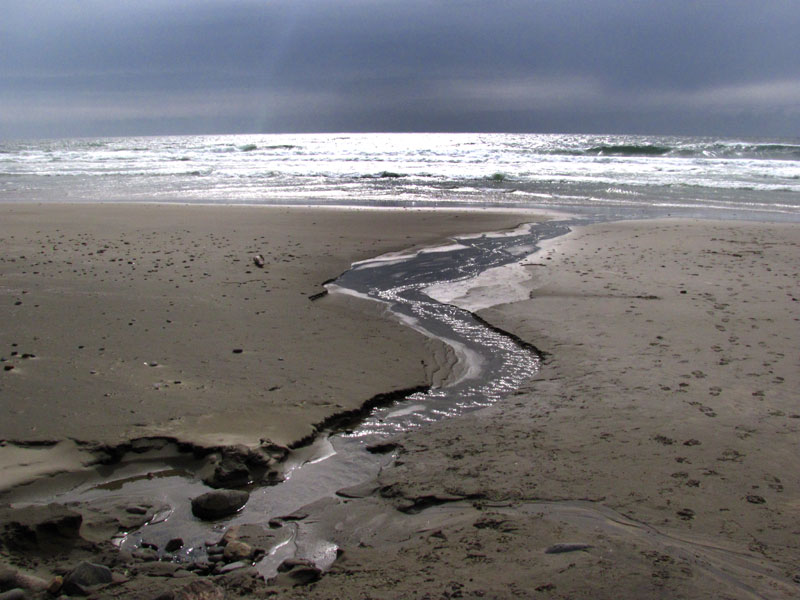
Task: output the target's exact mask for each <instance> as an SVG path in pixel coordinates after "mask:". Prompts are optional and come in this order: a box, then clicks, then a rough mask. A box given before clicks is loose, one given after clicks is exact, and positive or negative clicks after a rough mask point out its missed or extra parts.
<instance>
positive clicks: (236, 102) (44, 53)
mask: <svg viewBox="0 0 800 600" xmlns="http://www.w3.org/2000/svg"><path fill="white" fill-rule="evenodd" d="M0 14H2V20H1V21H0V138H3V139H9V138H21V137H62V136H96V135H132V134H172V133H250V132H252V133H261V132H309V131H311V132H315V131H519V132H586V133H667V134H669V133H675V134H712V135H733V136H736V135H756V136H758V135H768V136H785V137H797V136H800V1H798V0H785V1H784V0H761V1H759V2H756V1H754V0H742V1H739V0H719V1H715V0H652V1H651V0H402V1H399V0H213V1H212V0H135V1H130V2H128V1H124V0H3V2H2V10H0Z"/></svg>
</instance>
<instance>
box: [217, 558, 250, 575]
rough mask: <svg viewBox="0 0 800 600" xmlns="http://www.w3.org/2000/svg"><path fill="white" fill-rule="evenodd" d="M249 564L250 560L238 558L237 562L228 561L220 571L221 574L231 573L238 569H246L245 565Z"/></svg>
mask: <svg viewBox="0 0 800 600" xmlns="http://www.w3.org/2000/svg"><path fill="white" fill-rule="evenodd" d="M249 566H250V563H249V562H245V561H243V560H238V561H236V562H232V563H228V564H227V565H225V566H224V567H221V568H220V570H219V573H220V575H222V574H224V573H230V572H231V571H235V570H236V569H244V568H245V567H249Z"/></svg>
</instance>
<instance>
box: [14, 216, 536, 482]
mask: <svg viewBox="0 0 800 600" xmlns="http://www.w3.org/2000/svg"><path fill="white" fill-rule="evenodd" d="M530 219H531V217H530V215H527V216H522V215H521V214H519V213H517V214H512V213H508V212H506V213H503V212H493V213H490V212H488V211H473V212H455V211H415V210H337V209H308V208H278V207H248V206H230V207H213V206H175V205H109V204H105V205H97V204H95V205H61V204H59V205H3V206H0V222H1V223H2V231H1V232H0V247H1V248H2V251H1V252H0V282H2V284H1V287H0V302H2V320H3V327H2V330H1V332H0V358H2V359H3V361H2V363H0V364H1V365H2V366H0V369H3V370H0V411H2V414H3V415H4V418H3V419H2V424H0V440H3V441H4V444H3V446H2V447H0V469H2V471H1V472H2V484H1V485H0V487H6V488H7V487H9V486H12V485H14V484H15V483H18V482H19V481H22V480H25V479H29V478H31V477H34V476H37V475H41V474H43V473H46V472H52V471H58V470H62V469H65V468H69V466H70V464H72V465H73V466H74V465H75V464H76V463H77V462H79V461H81V460H89V459H90V458H91V457H88V458H87V457H86V456H83V455H82V453H81V452H80V450H81V448H88V449H97V448H103V447H105V451H106V453H107V454H110V455H112V456H113V455H114V454H115V453H116V452H117V450H118V449H119V448H120V446H121V445H123V444H124V443H126V442H128V441H129V440H133V439H137V438H143V437H151V436H160V437H167V438H174V439H176V440H178V441H179V442H184V443H187V444H191V445H196V446H200V447H214V446H223V445H232V444H244V445H246V446H248V447H253V446H259V445H267V444H276V445H280V446H287V445H290V444H292V443H294V442H297V441H298V440H301V439H302V438H304V437H306V436H308V435H310V434H312V433H313V431H314V424H316V423H319V422H321V421H323V420H324V419H325V418H327V417H329V416H331V415H332V414H335V413H339V412H342V411H346V410H352V409H354V408H357V407H360V406H361V405H362V404H363V403H364V402H365V401H367V400H368V399H370V398H371V397H372V396H374V395H376V394H381V393H386V392H392V391H395V390H400V389H405V388H410V387H415V386H421V385H429V384H430V382H431V380H432V378H433V377H434V373H435V372H437V371H439V370H440V369H442V368H445V369H446V367H447V365H446V364H444V365H440V364H438V363H437V357H441V356H442V354H441V353H439V352H437V351H436V350H437V346H436V344H431V342H430V341H429V340H427V339H426V338H424V337H422V336H421V335H419V334H417V333H415V332H412V331H411V330H409V329H408V328H407V327H405V326H402V325H400V324H399V323H396V322H394V321H392V320H391V319H387V318H385V317H384V315H382V314H381V309H380V308H379V307H378V306H377V305H375V304H373V303H369V302H364V301H359V300H355V299H347V298H342V297H339V296H338V295H337V296H329V297H325V298H322V299H319V300H316V301H311V300H310V297H311V296H313V295H314V294H317V293H319V292H322V291H324V289H323V288H322V283H323V282H325V281H326V280H328V279H331V278H335V277H336V276H337V275H339V274H340V273H341V272H343V271H344V270H346V269H347V268H348V267H349V266H350V264H351V263H352V262H354V261H357V260H362V259H366V258H372V257H374V256H376V255H379V254H381V253H384V252H389V251H396V250H401V249H404V248H408V247H410V246H414V245H425V244H431V243H434V242H441V241H442V240H444V239H445V238H446V236H447V235H448V234H454V233H462V232H480V231H487V230H494V229H503V228H508V227H514V226H516V225H517V224H519V223H520V222H522V221H525V220H530ZM257 254H261V255H263V257H264V260H265V264H264V266H263V268H259V267H258V266H257V265H255V263H254V261H253V257H254V256H255V255H257ZM14 442H16V444H15V443H14ZM59 442H60V444H59V445H58V446H57V447H53V446H52V444H55V443H59ZM20 444H22V445H24V446H25V448H20V447H19V446H20ZM55 459H58V460H55Z"/></svg>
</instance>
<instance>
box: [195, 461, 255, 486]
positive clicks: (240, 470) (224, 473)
mask: <svg viewBox="0 0 800 600" xmlns="http://www.w3.org/2000/svg"><path fill="white" fill-rule="evenodd" d="M210 469H211V472H210V473H208V474H207V475H205V476H204V477H203V483H205V484H206V485H207V486H209V487H213V488H223V487H240V486H243V485H247V484H248V483H250V481H251V480H252V477H251V475H250V470H249V469H248V468H247V465H245V463H244V461H243V460H241V459H240V458H239V457H238V456H225V457H223V458H222V460H221V461H220V462H219V463H217V464H216V465H212V466H210Z"/></svg>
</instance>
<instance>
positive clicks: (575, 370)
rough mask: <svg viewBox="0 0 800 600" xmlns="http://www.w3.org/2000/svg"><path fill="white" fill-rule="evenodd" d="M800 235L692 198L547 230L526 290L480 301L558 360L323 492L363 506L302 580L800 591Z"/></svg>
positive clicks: (744, 594)
mask: <svg viewBox="0 0 800 600" xmlns="http://www.w3.org/2000/svg"><path fill="white" fill-rule="evenodd" d="M799 250H800V228H798V227H797V226H795V225H762V224H746V223H722V222H697V221H677V220H676V221H655V222H627V223H618V224H603V225H594V226H589V227H585V228H579V229H578V230H576V231H575V232H574V233H572V234H570V235H568V236H566V237H563V238H558V239H556V240H554V241H553V242H551V243H549V244H547V247H546V250H545V251H543V252H541V253H540V254H538V255H536V256H535V257H534V260H533V261H531V262H532V263H534V264H532V265H531V266H529V267H527V269H528V270H529V272H530V274H531V276H532V279H531V282H530V284H529V285H530V289H531V292H530V296H531V298H530V300H527V301H523V302H517V303H514V304H509V305H504V306H499V307H495V308H493V309H488V310H484V311H481V312H480V315H481V316H482V317H484V318H486V319H487V320H488V321H489V322H491V323H492V324H494V325H496V326H499V327H501V328H503V329H505V330H508V331H510V332H512V333H514V334H516V335H518V336H520V337H521V338H522V339H524V340H527V341H529V342H531V343H533V344H535V345H536V346H537V347H539V348H540V349H541V350H543V351H544V352H546V353H547V355H546V361H545V364H544V366H543V368H542V370H541V372H540V373H539V374H538V376H537V377H536V379H535V380H534V381H532V382H531V383H530V384H529V385H527V386H526V387H524V388H523V389H522V390H520V391H519V392H518V393H517V394H516V395H514V396H512V397H511V398H509V399H508V400H506V401H503V402H500V403H498V404H497V405H495V406H494V407H492V408H489V409H486V410H482V411H480V412H476V413H470V414H468V415H466V416H465V417H462V418H459V419H453V420H449V421H444V422H441V423H438V424H435V425H433V426H432V427H430V428H428V429H425V430H423V431H418V432H414V433H413V434H411V435H409V436H408V437H406V438H404V439H403V440H402V441H401V443H402V446H403V450H402V451H401V454H400V457H399V460H398V462H397V464H396V466H394V467H393V468H390V469H387V470H386V471H384V472H383V473H382V475H381V477H380V479H379V481H378V482H376V484H375V486H374V489H375V495H374V496H372V497H368V498H365V499H359V500H348V501H346V502H347V504H345V505H344V506H342V503H341V502H340V503H338V504H335V503H334V504H333V506H328V507H325V508H324V509H321V510H320V511H319V512H320V514H325V513H327V514H332V515H336V518H339V519H341V520H345V522H347V521H346V519H347V516H346V515H347V514H355V515H359V517H358V518H357V519H356V518H351V519H350V525H351V526H352V529H348V527H344V528H342V529H343V530H344V531H351V533H350V534H349V537H348V536H345V535H343V534H339V535H340V537H341V538H342V540H343V545H344V554H343V556H342V558H341V559H340V560H339V561H337V564H336V565H334V567H333V569H332V570H331V572H330V573H329V574H327V575H326V576H325V577H324V578H323V579H322V581H321V582H320V583H318V584H316V586H317V587H316V588H315V589H314V590H313V591H309V590H304V592H303V594H302V595H303V596H304V597H313V598H346V597H367V596H369V597H376V598H395V597H408V598H423V597H426V598H427V597H430V598H440V597H441V598H445V597H456V596H457V597H470V598H471V597H491V598H512V597H526V598H530V597H536V598H538V597H542V598H566V597H569V598H587V599H588V598H593V599H596V598H609V599H610V598H616V599H619V598H792V597H796V596H797V594H798V592H800V586H799V585H798V583H797V581H798V579H800V577H798V575H800V572H799V571H798V568H797V565H798V563H800V543H798V539H799V538H798V528H797V522H798V517H800V481H799V480H798V478H797V473H798V471H799V470H800V457H799V456H798V454H797V447H798V444H799V443H800V406H798V395H797V390H798V387H799V386H800V364H798V354H797V341H798V339H800V335H799V334H800V321H798V319H800V311H799V310H798V307H800V303H798V299H800V289H798V272H799V271H800V251H799ZM378 497H380V498H378ZM383 503H389V504H390V505H392V506H394V507H397V508H399V509H401V511H397V512H393V513H392V512H389V513H387V512H385V511H383V509H381V508H379V507H380V506H381V505H382V504H383ZM337 510H339V513H336V511H337ZM359 511H363V513H359ZM370 511H372V512H370ZM364 514H366V515H370V518H371V520H370V519H366V518H364V516H363V515H364ZM365 522H366V523H372V526H369V525H365V524H364V523H365ZM376 523H377V525H376ZM328 535H330V536H331V537H332V538H333V539H336V537H337V533H336V531H335V530H334V528H333V526H331V527H330V528H329V533H328ZM557 544H578V546H557ZM548 549H549V550H550V552H549V553H548V552H547V550H548ZM559 550H572V551H565V552H560V551H559ZM298 597H299V596H298Z"/></svg>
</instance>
